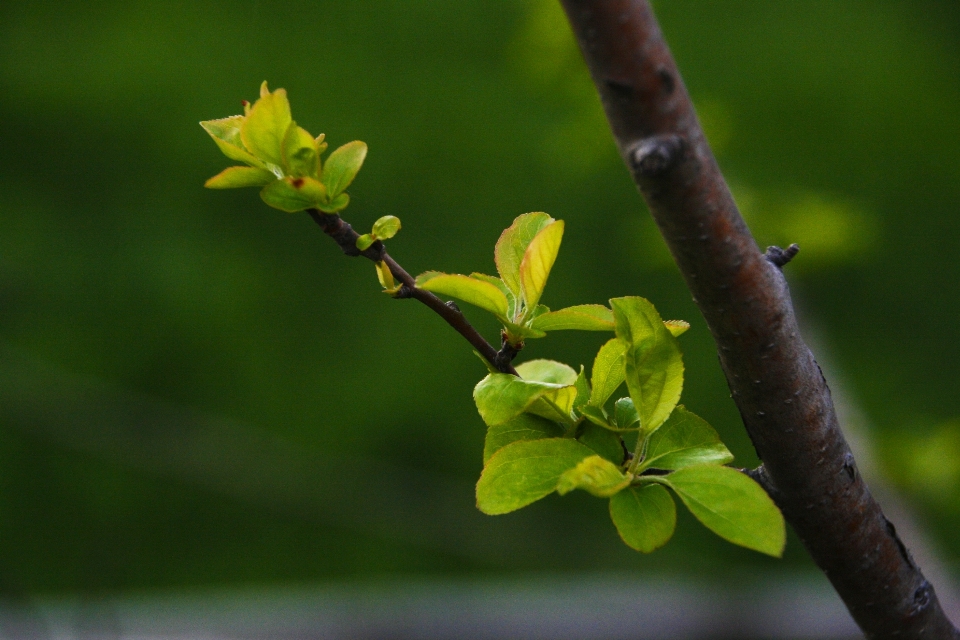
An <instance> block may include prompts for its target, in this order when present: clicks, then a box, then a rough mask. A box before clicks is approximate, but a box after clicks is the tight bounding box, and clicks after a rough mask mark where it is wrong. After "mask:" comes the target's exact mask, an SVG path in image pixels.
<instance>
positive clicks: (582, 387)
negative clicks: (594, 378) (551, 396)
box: [573, 365, 590, 412]
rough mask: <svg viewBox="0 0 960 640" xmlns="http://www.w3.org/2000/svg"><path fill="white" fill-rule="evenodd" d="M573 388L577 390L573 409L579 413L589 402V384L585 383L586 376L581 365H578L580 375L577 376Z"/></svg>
mask: <svg viewBox="0 0 960 640" xmlns="http://www.w3.org/2000/svg"><path fill="white" fill-rule="evenodd" d="M573 386H574V387H576V389H577V397H576V399H575V400H574V401H573V409H574V411H577V412H579V411H580V409H581V408H582V407H583V406H584V405H586V404H587V402H589V401H590V383H589V382H587V374H586V372H585V371H584V370H583V365H580V373H578V374H577V381H576V382H575V383H574V385H573Z"/></svg>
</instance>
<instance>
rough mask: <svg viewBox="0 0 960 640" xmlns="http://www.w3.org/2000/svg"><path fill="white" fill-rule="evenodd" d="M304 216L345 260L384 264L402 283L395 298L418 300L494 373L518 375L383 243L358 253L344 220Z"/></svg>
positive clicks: (323, 215)
mask: <svg viewBox="0 0 960 640" xmlns="http://www.w3.org/2000/svg"><path fill="white" fill-rule="evenodd" d="M307 213H308V214H309V215H310V217H311V218H313V221H314V222H316V223H317V224H318V225H319V226H320V228H321V229H323V231H324V233H326V234H327V235H328V236H330V237H331V238H333V240H334V242H336V243H337V245H339V247H340V249H341V251H343V253H344V254H346V255H348V256H353V257H355V256H363V257H364V258H367V259H369V260H372V261H373V262H380V261H383V262H385V263H386V265H387V266H388V267H389V268H390V271H391V273H393V277H394V278H395V279H396V280H397V281H398V282H400V283H401V285H402V286H401V288H400V291H399V293H398V294H397V295H396V296H395V297H397V298H413V299H415V300H419V301H420V302H422V303H423V304H425V305H426V306H427V307H429V308H430V309H432V310H433V311H434V312H435V313H436V314H437V315H438V316H440V317H441V318H443V319H444V320H446V322H447V324H449V325H450V326H451V327H453V328H454V329H455V330H456V331H457V333H459V334H460V335H462V336H463V337H464V338H466V340H467V342H469V343H470V344H471V345H472V346H473V348H474V349H476V350H477V353H479V354H480V355H481V356H483V357H484V358H485V359H486V360H487V362H489V363H490V365H491V366H492V367H494V368H495V369H496V370H497V371H501V372H503V373H511V374H513V375H517V370H516V369H514V368H513V365H511V364H510V360H509V359H506V358H503V357H502V356H501V354H500V353H499V352H498V351H497V350H496V349H494V348H493V346H492V345H491V344H490V343H489V342H487V340H486V339H485V338H484V337H483V336H482V335H480V333H479V332H478V331H477V330H476V329H475V328H474V327H473V325H472V324H470V323H469V322H468V321H467V318H466V317H465V316H464V315H463V313H461V312H460V309H459V308H458V307H457V306H456V305H455V304H447V303H445V302H444V301H443V300H441V299H440V298H438V297H437V296H435V295H434V294H433V293H431V292H429V291H425V290H423V289H419V288H417V283H416V280H415V279H414V277H413V276H411V275H410V274H409V273H407V271H406V270H405V269H404V268H403V267H401V266H400V265H399V264H398V263H397V261H396V260H394V259H393V258H392V257H390V255H389V254H387V250H386V249H385V248H384V246H383V243H382V242H380V241H379V240H378V241H377V242H374V243H373V244H372V245H370V246H369V247H368V248H367V249H365V250H363V251H361V250H359V249H357V238H359V237H360V234H358V233H357V232H356V231H354V229H353V227H351V226H350V225H349V224H348V223H346V222H345V221H344V220H343V218H341V217H340V216H338V215H336V214H332V213H323V212H320V211H317V210H316V209H308V210H307Z"/></svg>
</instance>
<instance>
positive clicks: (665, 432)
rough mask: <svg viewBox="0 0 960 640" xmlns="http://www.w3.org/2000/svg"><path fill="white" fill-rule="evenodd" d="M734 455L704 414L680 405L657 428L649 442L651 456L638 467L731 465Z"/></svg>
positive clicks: (662, 467)
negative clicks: (702, 416)
mask: <svg viewBox="0 0 960 640" xmlns="http://www.w3.org/2000/svg"><path fill="white" fill-rule="evenodd" d="M732 461H733V454H731V453H730V450H729V449H727V448H726V447H725V446H724V444H723V443H722V442H720V436H719V435H717V432H716V431H714V429H713V427H711V426H710V425H709V424H707V422H706V421H705V420H704V419H703V418H701V417H700V416H698V415H696V414H695V413H692V412H690V411H687V410H686V408H684V406H683V405H682V404H681V405H677V408H676V409H674V410H673V413H671V414H670V417H669V418H668V419H667V421H666V422H664V423H663V426H662V427H660V428H659V429H657V430H656V431H655V432H654V433H653V435H652V436H650V442H649V443H648V444H647V457H646V459H644V461H643V463H642V464H641V465H640V466H639V467H638V468H637V473H640V472H641V471H643V470H644V469H650V468H653V469H665V470H673V469H682V468H683V467H690V466H693V465H696V464H727V463H728V462H732Z"/></svg>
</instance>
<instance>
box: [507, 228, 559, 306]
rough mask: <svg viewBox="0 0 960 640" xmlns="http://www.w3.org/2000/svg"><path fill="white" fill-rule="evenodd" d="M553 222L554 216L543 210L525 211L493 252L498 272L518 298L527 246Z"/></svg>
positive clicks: (508, 229)
mask: <svg viewBox="0 0 960 640" xmlns="http://www.w3.org/2000/svg"><path fill="white" fill-rule="evenodd" d="M551 222H553V218H551V217H550V216H549V215H547V214H545V213H543V212H540V211H538V212H534V213H525V214H523V215H521V216H518V217H517V218H516V219H515V220H514V221H513V224H511V225H510V226H509V227H507V228H506V229H505V230H504V232H503V233H502V234H501V235H500V239H499V240H497V246H496V249H494V254H493V255H494V261H495V262H496V263H497V272H498V273H499V274H500V277H501V278H503V282H504V284H505V285H506V286H507V288H508V289H510V291H512V292H513V294H514V295H515V296H516V297H517V298H520V263H521V262H522V261H523V256H524V254H525V253H526V251H527V247H528V246H529V245H530V242H531V241H532V240H533V238H534V237H535V236H536V235H537V234H538V233H540V230H541V229H543V228H544V227H545V226H547V225H548V224H550V223H551Z"/></svg>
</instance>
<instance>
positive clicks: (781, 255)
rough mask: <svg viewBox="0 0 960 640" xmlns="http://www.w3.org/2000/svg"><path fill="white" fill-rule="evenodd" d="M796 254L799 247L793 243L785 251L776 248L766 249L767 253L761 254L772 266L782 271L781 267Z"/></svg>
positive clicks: (798, 251)
mask: <svg viewBox="0 0 960 640" xmlns="http://www.w3.org/2000/svg"><path fill="white" fill-rule="evenodd" d="M798 253H800V245H798V244H797V243H796V242H794V243H793V244H791V245H790V246H789V247H787V248H786V249H781V248H780V247H777V246H772V247H767V252H766V253H764V254H763V257H764V258H766V259H767V260H768V261H769V262H770V264H772V265H773V266H775V267H777V268H778V269H782V268H783V266H784V265H785V264H787V263H788V262H790V261H791V260H793V259H794V258H795V257H796V255H797V254H798Z"/></svg>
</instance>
